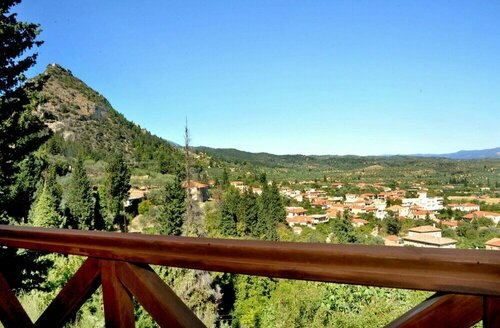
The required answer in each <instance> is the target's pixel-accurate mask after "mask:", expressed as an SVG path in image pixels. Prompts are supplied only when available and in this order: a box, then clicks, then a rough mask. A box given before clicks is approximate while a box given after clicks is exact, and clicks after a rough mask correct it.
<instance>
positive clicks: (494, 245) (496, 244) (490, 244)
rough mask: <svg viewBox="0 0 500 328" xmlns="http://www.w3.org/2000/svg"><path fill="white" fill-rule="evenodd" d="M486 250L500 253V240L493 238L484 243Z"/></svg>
mask: <svg viewBox="0 0 500 328" xmlns="http://www.w3.org/2000/svg"><path fill="white" fill-rule="evenodd" d="M484 245H485V246H486V249H490V250H496V251H500V238H493V239H490V240H488V241H487V242H485V243H484Z"/></svg>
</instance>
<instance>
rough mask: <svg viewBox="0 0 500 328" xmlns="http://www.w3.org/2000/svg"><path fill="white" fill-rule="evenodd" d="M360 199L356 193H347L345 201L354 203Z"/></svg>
mask: <svg viewBox="0 0 500 328" xmlns="http://www.w3.org/2000/svg"><path fill="white" fill-rule="evenodd" d="M356 199H358V195H356V194H346V195H345V203H346V204H347V203H354V202H355V201H356Z"/></svg>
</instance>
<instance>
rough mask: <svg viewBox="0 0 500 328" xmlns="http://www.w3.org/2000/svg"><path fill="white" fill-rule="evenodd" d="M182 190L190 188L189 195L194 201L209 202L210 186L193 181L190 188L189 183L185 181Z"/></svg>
mask: <svg viewBox="0 0 500 328" xmlns="http://www.w3.org/2000/svg"><path fill="white" fill-rule="evenodd" d="M182 188H184V189H186V188H189V195H191V199H192V200H194V201H197V202H206V201H207V200H208V185H207V184H205V183H202V182H198V181H193V180H191V181H190V182H189V186H188V183H187V181H184V182H183V183H182Z"/></svg>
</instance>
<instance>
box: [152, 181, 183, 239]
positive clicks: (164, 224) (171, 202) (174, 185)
mask: <svg viewBox="0 0 500 328" xmlns="http://www.w3.org/2000/svg"><path fill="white" fill-rule="evenodd" d="M182 178H183V177H182V175H181V174H177V176H176V178H175V180H174V182H171V183H168V184H167V185H166V186H165V198H164V200H165V201H164V205H163V209H162V212H161V215H160V217H159V219H158V226H157V230H158V231H159V232H160V233H161V234H162V235H174V236H180V235H181V234H182V226H183V224H184V216H185V213H186V193H185V192H184V190H183V188H182Z"/></svg>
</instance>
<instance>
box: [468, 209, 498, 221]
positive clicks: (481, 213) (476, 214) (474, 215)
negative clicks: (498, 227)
mask: <svg viewBox="0 0 500 328" xmlns="http://www.w3.org/2000/svg"><path fill="white" fill-rule="evenodd" d="M482 216H500V213H495V212H486V211H475V212H472V213H469V214H466V215H464V218H465V219H474V218H480V217H482Z"/></svg>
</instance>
